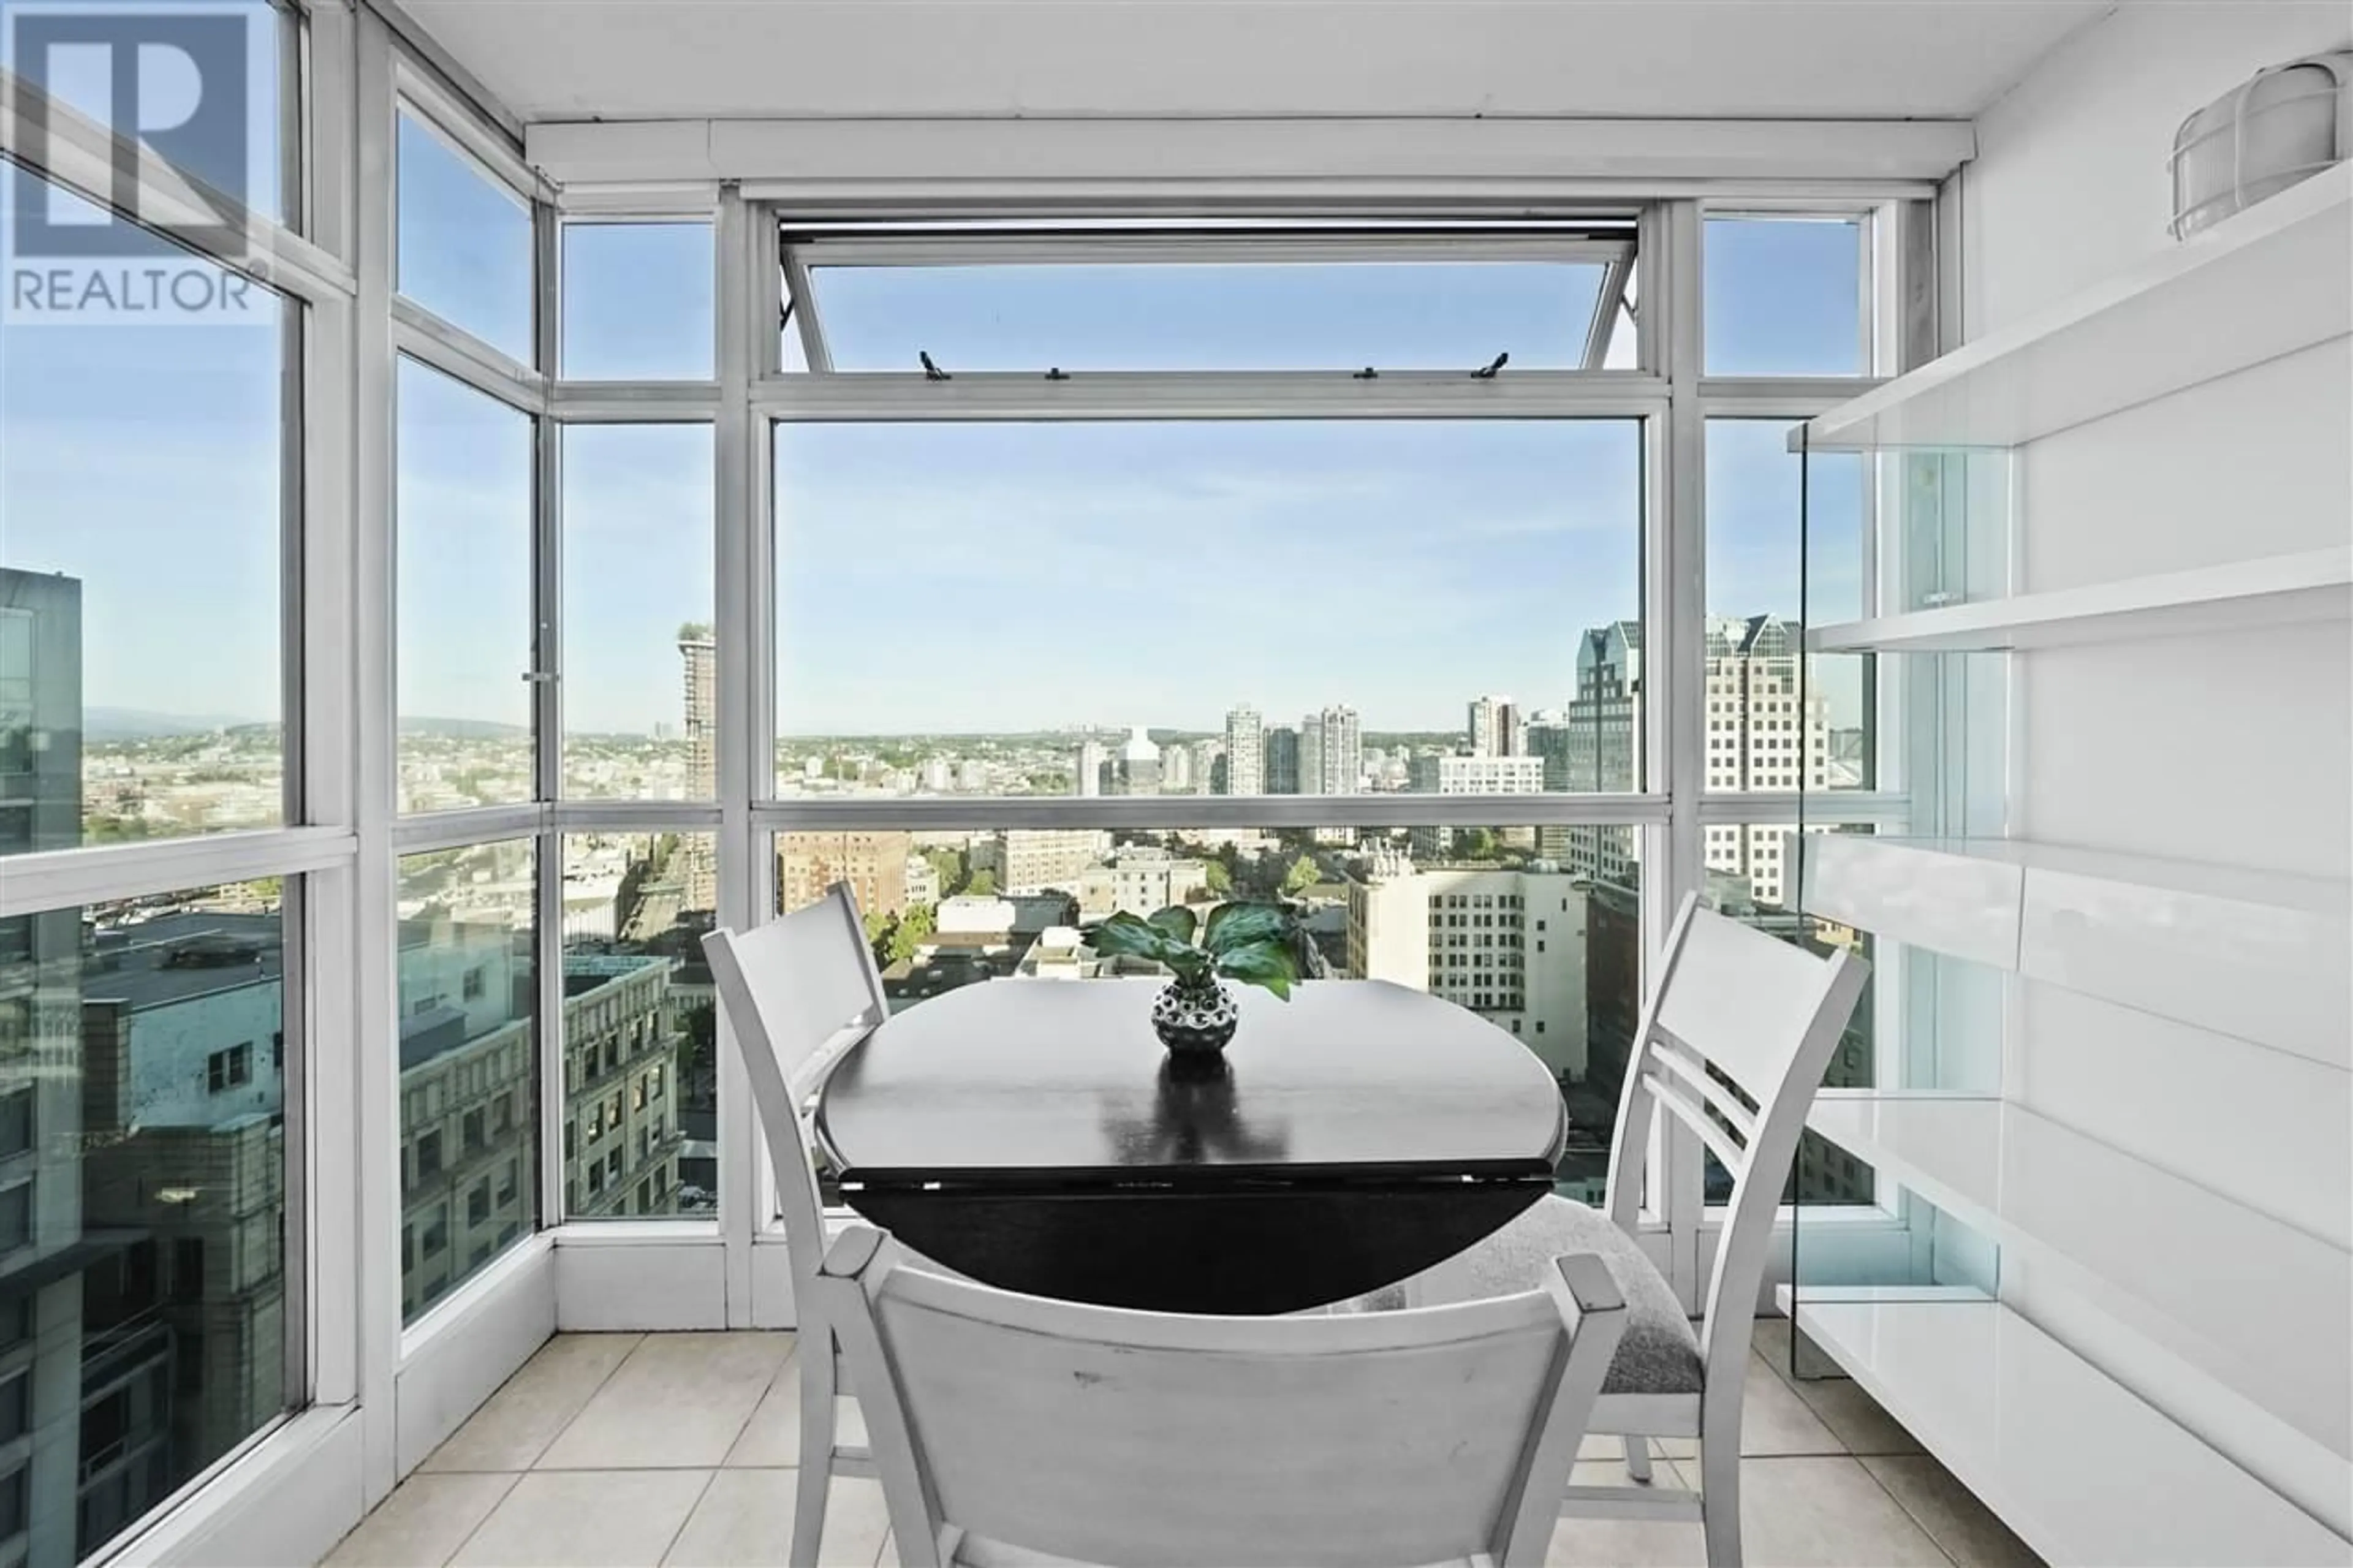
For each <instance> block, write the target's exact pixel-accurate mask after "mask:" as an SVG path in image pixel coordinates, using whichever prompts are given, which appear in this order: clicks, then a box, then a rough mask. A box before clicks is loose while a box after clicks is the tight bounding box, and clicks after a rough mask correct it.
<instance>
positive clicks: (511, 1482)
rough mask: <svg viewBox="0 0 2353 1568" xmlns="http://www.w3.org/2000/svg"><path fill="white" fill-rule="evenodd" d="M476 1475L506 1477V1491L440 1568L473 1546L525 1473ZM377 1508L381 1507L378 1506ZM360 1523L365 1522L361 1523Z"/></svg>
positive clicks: (451, 1551)
mask: <svg viewBox="0 0 2353 1568" xmlns="http://www.w3.org/2000/svg"><path fill="white" fill-rule="evenodd" d="M477 1473H479V1474H485V1475H505V1476H506V1477H507V1484H506V1489H505V1490H504V1491H501V1493H499V1496H498V1500H497V1501H495V1502H493V1503H491V1506H490V1507H488V1508H486V1509H484V1510H482V1517H481V1518H480V1519H478V1520H476V1521H474V1528H473V1529H471V1530H470V1531H466V1533H465V1534H464V1535H463V1536H461V1537H460V1538H459V1542H458V1544H457V1545H455V1546H453V1547H451V1548H449V1553H448V1556H446V1557H444V1558H442V1559H441V1564H440V1568H448V1565H449V1564H450V1563H455V1562H456V1561H458V1559H459V1557H460V1556H461V1555H463V1554H464V1552H465V1550H466V1548H467V1547H468V1546H470V1545H471V1544H473V1540H474V1537H476V1536H477V1535H480V1533H481V1532H482V1526H484V1525H486V1524H488V1523H490V1522H491V1515H492V1514H494V1513H496V1512H498V1511H499V1510H501V1509H502V1508H504V1507H506V1505H507V1499H509V1498H511V1497H512V1496H514V1491H515V1488H517V1487H519V1486H521V1485H522V1478H523V1476H524V1475H525V1474H526V1473H527V1472H525V1471H522V1470H516V1471H513V1472H512V1473H509V1472H506V1471H501V1470H488V1471H480V1472H477ZM400 1484H401V1485H402V1486H406V1485H407V1484H408V1483H407V1482H406V1481H403V1482H401V1483H400ZM386 1501H389V1499H386ZM378 1506H379V1507H381V1506H382V1505H381V1504H379V1505H378ZM362 1522H365V1521H362Z"/></svg>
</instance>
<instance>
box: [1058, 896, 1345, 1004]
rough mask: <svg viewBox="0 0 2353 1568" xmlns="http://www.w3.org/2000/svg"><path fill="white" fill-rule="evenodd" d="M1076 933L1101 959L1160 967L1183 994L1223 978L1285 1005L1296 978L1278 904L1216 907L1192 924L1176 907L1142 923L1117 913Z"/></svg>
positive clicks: (1286, 915)
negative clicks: (1259, 990) (1126, 959)
mask: <svg viewBox="0 0 2353 1568" xmlns="http://www.w3.org/2000/svg"><path fill="white" fill-rule="evenodd" d="M1082 935H1084V937H1085V938H1086V942H1087V945H1088V946H1089V947H1092V948H1093V949H1094V950H1095V952H1098V953H1100V954H1102V955H1103V957H1106V958H1109V957H1113V956H1122V957H1129V958H1148V959H1150V960H1152V961H1153V962H1154V963H1159V964H1164V965H1166V967H1167V968H1168V970H1169V971H1170V972H1171V973H1174V974H1175V975H1176V984H1178V985H1179V986H1180V987H1182V988H1183V989H1185V990H1187V991H1205V990H1208V989H1210V988H1211V987H1213V986H1215V984H1217V981H1218V977H1219V976H1220V975H1223V976H1224V977H1225V978H1227V979H1229V980H1239V981H1241V982H1242V983H1243V984H1247V985H1263V986H1265V987H1266V988H1267V989H1268V990H1269V991H1271V992H1273V993H1274V994H1276V995H1277V996H1280V997H1282V999H1283V1000H1284V1001H1289V1000H1290V999H1291V987H1292V985H1293V983H1295V982H1296V981H1297V980H1298V978H1299V970H1298V967H1297V966H1296V964H1294V963H1293V961H1292V956H1291V914H1290V911H1289V910H1285V909H1284V908H1283V907H1282V905H1281V904H1261V903H1241V902H1237V903H1229V904H1219V906H1218V907H1217V908H1216V909H1214V910H1210V911H1209V918H1208V920H1206V921H1198V923H1197V922H1196V921H1195V920H1194V918H1193V911H1192V910H1188V909H1184V908H1182V907H1178V906H1171V907H1170V908H1168V909H1165V910H1161V911H1160V912H1159V913H1157V914H1155V915H1154V916H1152V917H1151V918H1150V919H1148V920H1145V919H1140V918H1138V917H1137V916H1135V915H1132V914H1129V913H1128V912H1127V911H1126V910H1121V911H1120V912H1119V913H1118V914H1115V915H1113V916H1112V917H1111V918H1110V919H1109V920H1106V921H1101V922H1100V923H1098V924H1095V925H1091V926H1089V927H1087V928H1086V930H1085V931H1084V932H1082ZM1197 935H1198V941H1197V940H1196V937H1197Z"/></svg>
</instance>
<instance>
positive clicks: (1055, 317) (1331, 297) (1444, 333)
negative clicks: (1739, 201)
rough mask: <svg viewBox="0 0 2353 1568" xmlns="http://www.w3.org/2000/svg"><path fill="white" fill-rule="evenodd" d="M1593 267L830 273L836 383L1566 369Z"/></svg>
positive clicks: (1116, 267) (820, 305) (824, 307)
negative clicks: (1170, 373)
mask: <svg viewBox="0 0 2353 1568" xmlns="http://www.w3.org/2000/svg"><path fill="white" fill-rule="evenodd" d="M1601 276H1602V265H1601V263H1600V262H1599V261H1592V262H1578V263H1559V262H1543V261H1536V262H1479V261H1418V262H1346V263H1330V262H1325V263H1312V262H1306V263H1269V262H1207V263H1204V262H1195V263H1162V262H1111V263H1100V264H1082V265H1043V264H1039V265H1027V264H1025V265H994V266H972V267H828V266H824V265H819V266H818V267H817V268H815V269H814V271H813V272H812V274H811V279H810V286H811V292H812V293H813V294H814V295H815V297H816V302H817V315H818V321H820V322H822V323H823V325H824V328H825V341H826V347H827V349H828V352H829V353H831V354H832V357H833V363H834V368H835V369H836V370H841V371H913V370H915V369H916V368H918V366H919V365H920V363H921V361H920V360H919V359H918V357H917V356H918V355H919V354H923V353H928V354H930V355H931V356H932V358H933V360H934V362H935V363H938V364H940V365H941V366H943V367H944V368H945V369H947V370H948V371H949V372H951V373H954V372H956V371H992V370H994V371H1025V370H1026V371H1035V372H1038V373H1040V374H1043V373H1044V372H1045V371H1046V370H1048V369H1050V368H1058V369H1060V370H1063V371H1080V372H1084V371H1119V370H1209V371H1215V370H1228V371H1242V370H1350V371H1353V370H1356V369H1358V368H1359V367H1361V366H1364V365H1367V364H1370V365H1376V366H1377V367H1378V368H1380V369H1381V370H1384V371H1401V370H1459V371H1463V372H1468V371H1471V370H1472V369H1474V368H1476V367H1478V366H1482V365H1484V364H1486V363H1488V362H1490V361H1491V360H1493V358H1494V357H1495V355H1496V353H1498V352H1500V351H1503V350H1506V349H1508V350H1509V351H1510V352H1511V355H1512V361H1511V363H1513V364H1514V365H1515V366H1518V367H1520V368H1523V369H1531V370H1535V369H1548V370H1573V369H1575V368H1577V366H1578V365H1580V364H1582V363H1584V358H1585V341H1586V333H1587V331H1588V327H1589V326H1590V324H1591V322H1592V319H1593V309H1594V301H1595V298H1596V296H1597V295H1598V294H1599V292H1600V289H1601Z"/></svg>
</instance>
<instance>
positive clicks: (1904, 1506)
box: [1854, 1454, 1961, 1568]
mask: <svg viewBox="0 0 2353 1568" xmlns="http://www.w3.org/2000/svg"><path fill="white" fill-rule="evenodd" d="M1909 1457H1910V1456H1908V1455H1892V1454H1874V1455H1873V1456H1872V1458H1875V1459H1884V1458H1909ZM1854 1462H1855V1463H1856V1464H1858V1465H1862V1473H1863V1474H1864V1475H1866V1476H1869V1477H1870V1478H1871V1484H1872V1485H1873V1486H1875V1487H1877V1488H1878V1489H1880V1490H1881V1491H1883V1492H1884V1493H1886V1494H1887V1500H1888V1501H1890V1502H1892V1503H1894V1505H1895V1511H1896V1512H1898V1513H1900V1514H1902V1515H1903V1516H1904V1517H1905V1518H1906V1519H1908V1520H1910V1521H1912V1527H1913V1528H1914V1529H1915V1530H1917V1531H1919V1532H1920V1534H1921V1537H1922V1538H1923V1539H1924V1540H1926V1542H1928V1544H1929V1545H1931V1546H1933V1547H1935V1548H1936V1552H1937V1554H1938V1555H1939V1556H1941V1557H1943V1558H1944V1560H1945V1561H1946V1562H1947V1563H1951V1564H1952V1565H1953V1568H1961V1560H1960V1559H1959V1558H1957V1557H1956V1556H1954V1555H1953V1554H1952V1552H1949V1551H1947V1549H1946V1546H1945V1543H1944V1542H1943V1541H1942V1540H1941V1539H1940V1538H1939V1537H1938V1536H1937V1534H1936V1531H1934V1530H1931V1529H1930V1528H1928V1521H1926V1520H1925V1519H1922V1518H1921V1517H1920V1516H1919V1515H1918V1514H1916V1513H1915V1512H1913V1511H1912V1509H1911V1506H1910V1505H1909V1504H1908V1503H1906V1502H1905V1500H1903V1499H1902V1498H1900V1497H1897V1496H1896V1495H1895V1489H1894V1487H1891V1486H1889V1485H1888V1484H1887V1483H1886V1482H1885V1481H1883V1480H1881V1479H1879V1472H1878V1471H1877V1470H1874V1469H1873V1468H1871V1467H1870V1466H1869V1465H1863V1464H1862V1455H1860V1454H1858V1455H1856V1456H1855V1460H1854Z"/></svg>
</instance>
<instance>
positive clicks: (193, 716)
mask: <svg viewBox="0 0 2353 1568" xmlns="http://www.w3.org/2000/svg"><path fill="white" fill-rule="evenodd" d="M256 727H259V728H274V726H270V725H267V724H265V723H264V722H263V721H260V720H257V719H241V718H231V717H229V716H227V715H226V714H219V713H158V712H155V711H153V710H151V709H146V708H85V709H83V710H82V715H81V733H82V739H84V740H86V741H161V740H164V739H167V738H169V737H171V736H174V735H209V734H211V733H212V732H213V731H216V730H242V729H248V728H256Z"/></svg>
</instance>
